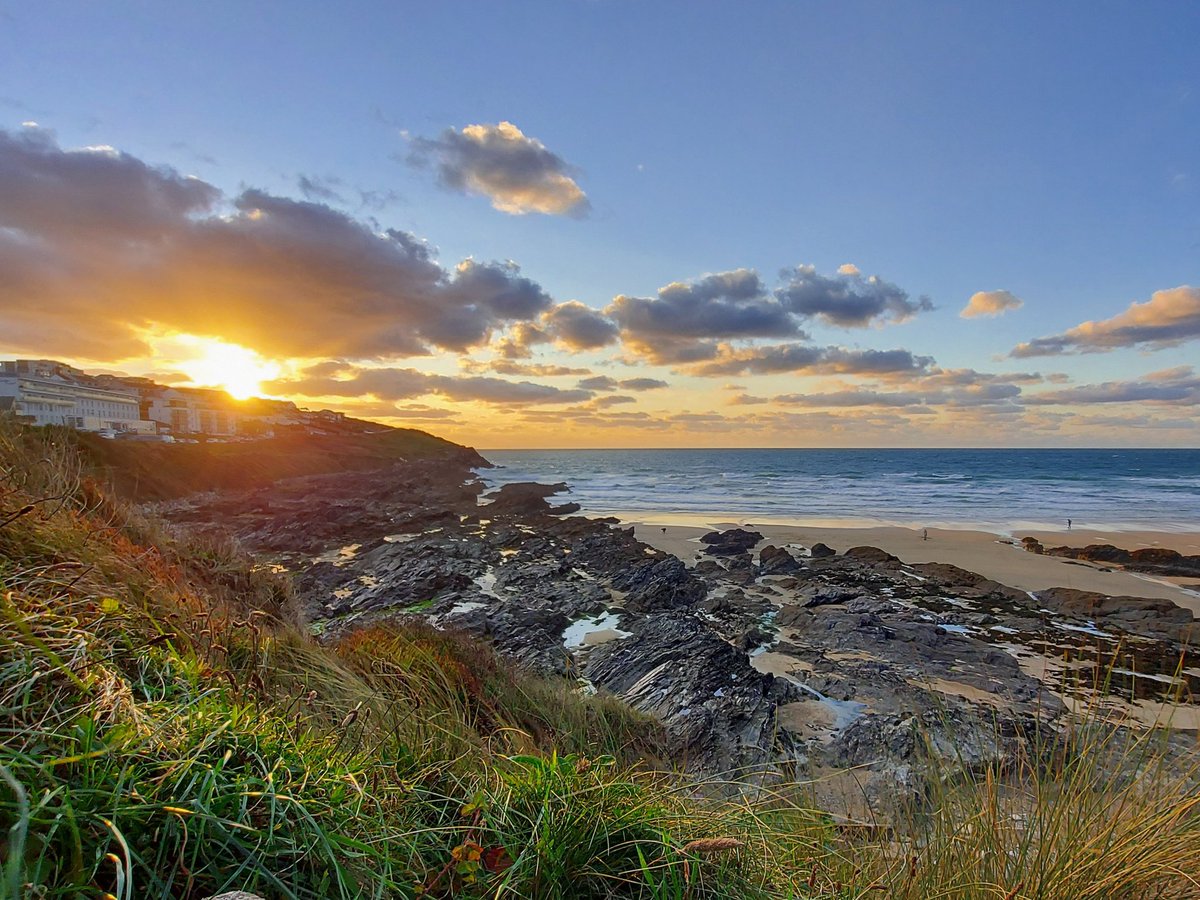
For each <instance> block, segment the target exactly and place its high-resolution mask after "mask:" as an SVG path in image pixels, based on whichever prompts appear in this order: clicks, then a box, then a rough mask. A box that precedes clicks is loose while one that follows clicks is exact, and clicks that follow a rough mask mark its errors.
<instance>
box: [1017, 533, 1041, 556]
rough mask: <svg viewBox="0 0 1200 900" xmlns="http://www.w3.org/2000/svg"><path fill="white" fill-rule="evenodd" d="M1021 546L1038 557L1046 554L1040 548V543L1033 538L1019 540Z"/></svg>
mask: <svg viewBox="0 0 1200 900" xmlns="http://www.w3.org/2000/svg"><path fill="white" fill-rule="evenodd" d="M1021 546H1022V547H1024V548H1025V549H1026V550H1028V551H1029V552H1030V553H1036V554H1038V555H1039V556H1040V555H1041V554H1043V553H1045V552H1046V549H1045V548H1044V547H1043V546H1042V542H1041V541H1039V540H1038V539H1037V538H1035V537H1023V538H1021Z"/></svg>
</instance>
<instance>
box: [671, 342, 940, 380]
mask: <svg viewBox="0 0 1200 900" xmlns="http://www.w3.org/2000/svg"><path fill="white" fill-rule="evenodd" d="M714 357H715V358H713V359H711V360H709V361H705V362H701V363H699V364H697V365H694V366H692V367H690V368H688V369H687V370H686V371H687V373H688V374H689V375H702V376H709V377H712V376H730V375H777V374H780V373H784V372H806V373H810V374H815V375H892V374H897V373H908V374H912V373H922V372H925V371H926V370H928V368H929V366H931V365H932V364H933V358H932V357H929V356H914V355H913V354H912V352H910V351H908V350H903V349H896V350H849V349H846V348H845V347H818V346H814V345H808V344H775V345H770V346H763V347H745V348H741V349H735V348H734V347H732V346H730V345H728V344H722V345H721V346H720V347H719V348H718V352H717V353H715V354H714Z"/></svg>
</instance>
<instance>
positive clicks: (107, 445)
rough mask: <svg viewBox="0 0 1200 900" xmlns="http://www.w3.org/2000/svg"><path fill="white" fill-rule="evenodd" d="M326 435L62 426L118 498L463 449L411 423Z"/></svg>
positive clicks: (161, 496) (245, 483)
mask: <svg viewBox="0 0 1200 900" xmlns="http://www.w3.org/2000/svg"><path fill="white" fill-rule="evenodd" d="M379 428H380V429H382V430H379V431H374V432H362V433H344V434H328V435H309V434H303V433H283V434H281V435H280V436H278V437H275V438H270V439H263V440H255V441H247V442H235V443H215V442H214V443H203V444H183V443H179V444H159V443H141V442H131V441H110V440H103V439H101V438H98V437H96V436H95V435H90V434H83V433H77V432H70V431H66V430H64V431H63V432H61V433H60V435H59V440H60V441H62V442H63V443H64V444H74V445H76V446H77V447H78V450H79V452H80V453H81V454H82V455H83V456H84V457H85V458H86V460H87V462H88V464H89V467H90V468H91V469H93V470H94V471H97V472H102V473H103V474H104V477H105V479H106V480H108V481H110V482H112V483H114V484H115V485H116V486H117V488H118V490H119V491H120V493H121V495H122V496H124V497H128V498H132V499H135V500H138V501H152V500H170V499H174V498H177V497H182V496H184V495H186V494H191V493H195V492H197V491H208V490H228V489H246V488H256V487H263V486H265V485H268V484H271V483H272V482H274V481H277V480H278V479H280V478H292V477H296V476H300V475H317V474H324V473H331V472H349V471H361V470H366V469H377V468H380V467H382V466H385V465H387V464H389V463H392V462H395V461H397V460H400V459H422V458H432V457H439V456H447V455H455V454H464V453H468V452H469V451H466V450H465V449H464V448H462V447H459V446H458V445H457V444H453V443H451V442H450V441H446V440H443V439H442V438H439V437H435V436H434V435H431V434H428V433H426V432H424V431H419V430H417V429H412V428H389V429H384V428H383V426H379Z"/></svg>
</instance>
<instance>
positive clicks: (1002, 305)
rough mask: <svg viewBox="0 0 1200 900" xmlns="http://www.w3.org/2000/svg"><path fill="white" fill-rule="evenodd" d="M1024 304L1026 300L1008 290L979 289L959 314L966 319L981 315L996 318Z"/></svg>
mask: <svg viewBox="0 0 1200 900" xmlns="http://www.w3.org/2000/svg"><path fill="white" fill-rule="evenodd" d="M1024 305H1025V301H1024V300H1022V299H1021V298H1020V297H1017V296H1015V295H1014V294H1010V293H1009V292H1008V291H977V292H976V293H974V294H972V295H971V299H970V300H968V301H967V305H966V306H964V307H963V310H962V312H960V313H959V316H961V317H962V318H964V319H975V318H978V317H979V316H988V317H989V318H995V317H996V316H1002V315H1004V313H1006V312H1008V311H1009V310H1014V309H1020V308H1021V307H1022V306H1024Z"/></svg>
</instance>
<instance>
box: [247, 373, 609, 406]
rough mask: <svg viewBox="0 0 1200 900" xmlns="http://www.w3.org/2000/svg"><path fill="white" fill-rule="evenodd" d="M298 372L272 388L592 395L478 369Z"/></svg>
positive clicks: (455, 396)
mask: <svg viewBox="0 0 1200 900" xmlns="http://www.w3.org/2000/svg"><path fill="white" fill-rule="evenodd" d="M318 372H319V374H315V375H314V374H310V373H309V372H308V371H306V372H303V373H301V375H300V376H299V377H297V378H289V379H280V380H277V381H274V382H271V383H270V384H269V386H268V390H270V391H271V392H273V393H283V394H301V395H303V396H306V397H366V396H371V397H375V398H377V399H379V400H388V401H395V400H407V399H410V398H413V397H423V396H426V395H430V394H433V395H437V396H440V397H445V398H446V399H448V400H459V401H471V400H478V401H480V402H483V403H497V404H511V405H524V404H544V403H550V404H553V403H580V402H582V401H585V400H590V399H592V397H593V396H594V394H593V393H592V392H591V391H585V390H563V389H561V388H556V387H553V386H551V385H548V384H536V383H535V382H532V381H506V380H504V379H502V378H490V377H487V376H480V375H467V376H459V377H452V376H449V375H433V374H430V373H428V372H420V371H418V370H416V369H399V368H377V369H347V370H342V371H341V372H340V373H339V377H333V376H332V375H330V374H327V372H328V369H327V368H324V367H323V368H320V369H318Z"/></svg>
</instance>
